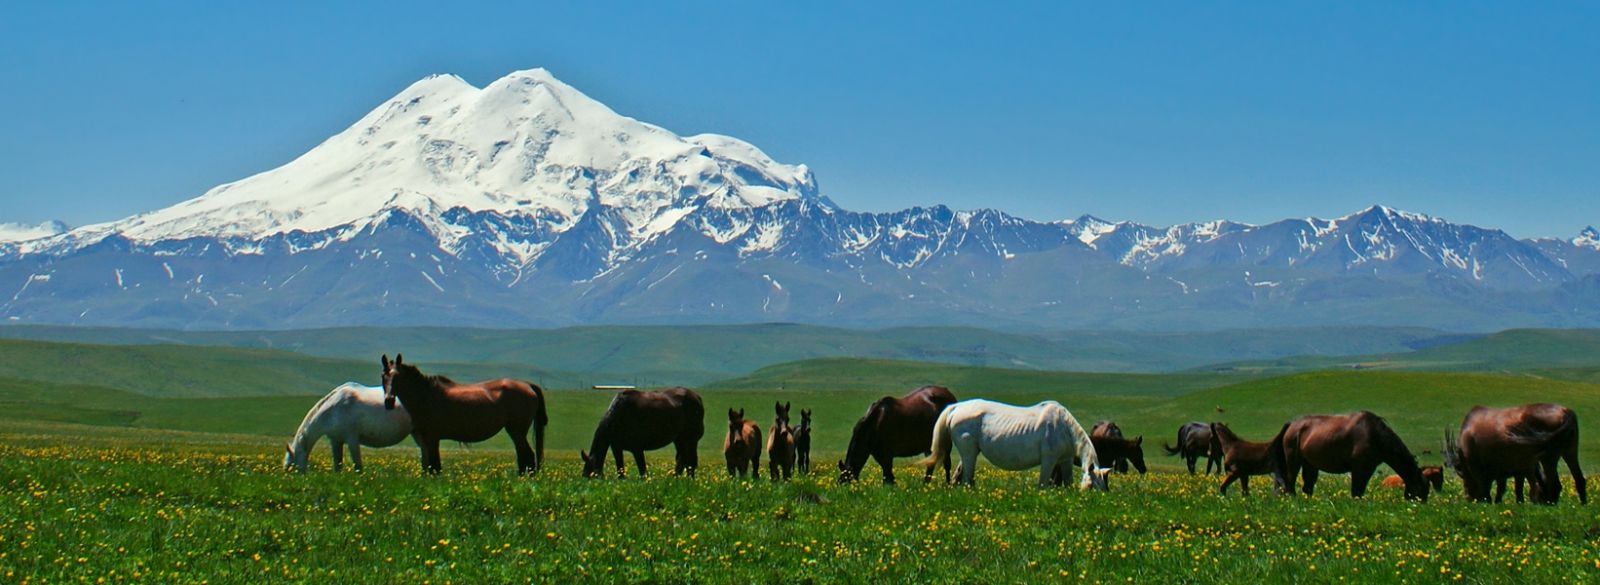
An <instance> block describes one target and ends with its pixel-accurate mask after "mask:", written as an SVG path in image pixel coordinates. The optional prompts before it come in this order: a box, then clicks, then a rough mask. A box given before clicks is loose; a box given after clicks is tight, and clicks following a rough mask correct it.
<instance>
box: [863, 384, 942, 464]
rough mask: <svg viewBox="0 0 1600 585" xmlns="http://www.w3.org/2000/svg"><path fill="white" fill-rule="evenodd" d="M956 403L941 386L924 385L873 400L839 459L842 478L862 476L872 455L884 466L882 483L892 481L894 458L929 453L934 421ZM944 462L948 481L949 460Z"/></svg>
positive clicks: (931, 444)
mask: <svg viewBox="0 0 1600 585" xmlns="http://www.w3.org/2000/svg"><path fill="white" fill-rule="evenodd" d="M955 402H956V395H955V394H951V393H950V390H948V389H946V388H944V387H941V386H923V387H921V388H918V389H916V390H913V391H911V393H910V394H907V395H905V396H902V397H900V398H894V397H890V396H885V397H883V398H880V399H878V401H877V402H873V403H872V406H869V407H867V413H866V414H864V415H862V416H861V420H858V421H856V426H855V429H853V430H851V431H850V446H849V448H847V449H846V450H845V456H844V460H843V461H840V462H839V481H841V482H847V481H851V480H854V479H855V478H857V477H859V476H860V475H861V468H862V467H865V466H866V464H867V458H869V457H870V458H872V459H873V460H874V461H877V462H878V466H879V467H882V468H883V483H886V484H893V483H894V458H895V457H915V456H919V455H927V454H928V453H929V452H930V451H931V449H930V447H932V446H933V423H934V422H935V421H937V420H938V419H939V413H941V412H944V408H945V407H946V406H949V405H951V404H955ZM943 463H944V477H945V481H949V480H950V461H949V459H948V458H947V459H946V460H945V461H944V462H943ZM933 468H934V466H933V465H929V466H928V471H927V473H926V474H924V475H923V478H922V479H923V481H927V480H929V479H932V478H933Z"/></svg>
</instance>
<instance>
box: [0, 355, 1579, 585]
mask: <svg viewBox="0 0 1600 585" xmlns="http://www.w3.org/2000/svg"><path fill="white" fill-rule="evenodd" d="M0 343H23V344H22V345H8V346H3V347H5V348H7V349H11V348H20V351H21V352H22V353H11V354H8V355H6V356H5V357H4V358H0V372H3V374H4V375H3V376H0V575H3V578H0V581H5V582H28V583H36V582H68V581H70V582H80V581H89V582H94V581H98V580H99V579H102V578H103V579H105V581H106V582H158V583H172V582H213V583H218V582H250V583H254V582H263V581H291V580H292V581H310V582H344V581H351V582H384V583H388V582H398V581H409V582H418V583H476V582H573V581H600V582H735V581H737V582H748V581H752V580H763V581H771V580H780V579H782V580H789V579H793V580H796V581H801V582H804V581H814V582H861V581H867V580H879V579H898V580H904V581H912V582H929V581H934V582H973V581H1001V582H1022V581H1040V580H1045V581H1087V582H1106V583H1110V582H1130V581H1131V582H1204V583H1223V582H1227V583H1236V582H1281V581H1306V582H1363V583H1370V582H1378V583H1387V582H1394V583H1402V582H1455V581H1464V582H1501V581H1509V580H1518V581H1529V582H1593V581H1595V580H1596V579H1600V536H1597V535H1600V521H1597V520H1596V515H1595V514H1594V513H1593V512H1592V511H1591V510H1588V509H1585V508H1580V507H1578V504H1577V502H1576V498H1575V497H1573V495H1572V494H1571V493H1569V494H1567V496H1566V497H1564V498H1563V501H1562V503H1561V504H1560V505H1558V506H1555V507H1540V506H1532V505H1528V506H1517V505H1510V504H1507V505H1476V504H1468V503H1464V502H1462V501H1461V498H1460V487H1459V484H1458V483H1456V482H1454V481H1451V482H1449V483H1448V484H1447V487H1446V493H1445V494H1443V496H1442V497H1436V498H1434V499H1432V500H1430V501H1429V502H1426V503H1409V502H1404V501H1402V500H1401V499H1400V498H1399V496H1398V494H1396V493H1394V492H1392V491H1389V490H1383V489H1377V488H1374V489H1375V493H1373V494H1372V495H1371V497H1369V498H1367V499H1366V500H1361V501H1358V500H1353V499H1351V498H1350V497H1349V496H1348V495H1347V490H1348V480H1347V479H1345V478H1343V477H1340V476H1333V477H1328V478H1326V479H1324V480H1323V482H1321V483H1319V485H1318V488H1319V489H1318V495H1317V496H1316V497H1315V498H1311V499H1305V498H1288V497H1282V496H1275V495H1271V494H1266V493H1264V492H1266V491H1268V490H1265V489H1261V488H1262V487H1264V486H1265V483H1264V482H1260V480H1259V479H1258V483H1257V484H1256V485H1257V486H1258V487H1257V491H1256V492H1254V493H1253V495H1252V497H1249V498H1242V497H1239V496H1238V495H1237V494H1235V495H1233V496H1231V497H1228V498H1223V497H1221V496H1218V495H1217V494H1216V493H1215V489H1216V484H1217V478H1215V477H1211V478H1206V477H1190V476H1187V475H1185V474H1181V473H1178V472H1177V470H1178V467H1177V465H1178V462H1177V461H1176V459H1174V458H1169V457H1165V456H1163V455H1160V454H1159V450H1158V449H1157V447H1156V444H1158V443H1160V442H1161V441H1166V440H1171V435H1172V434H1173V431H1174V430H1175V428H1176V427H1177V425H1179V424H1181V423H1183V422H1185V421H1188V420H1226V421H1228V422H1229V423H1231V424H1232V425H1233V426H1234V427H1235V429H1237V430H1238V431H1239V432H1240V433H1241V434H1244V435H1245V436H1247V437H1252V438H1258V439H1263V438H1265V437H1266V436H1268V435H1270V434H1272V433H1274V432H1276V430H1277V428H1278V427H1279V426H1281V425H1282V423H1283V422H1284V421H1286V420H1287V419H1288V418H1290V417H1292V416H1295V415H1298V414H1307V413H1323V412H1347V411H1350V410H1355V409H1368V410H1372V411H1374V412H1377V413H1379V414H1381V415H1384V416H1385V417H1386V418H1388V420H1389V421H1390V423H1391V424H1392V425H1393V426H1394V427H1395V428H1396V429H1397V430H1398V431H1399V432H1400V434H1401V436H1402V437H1403V438H1404V439H1405V440H1406V441H1407V442H1408V444H1410V446H1411V448H1412V450H1413V451H1416V452H1419V457H1420V458H1421V459H1422V460H1423V461H1424V462H1437V460H1438V457H1437V455H1436V453H1430V452H1426V451H1437V447H1438V441H1439V437H1440V435H1441V434H1442V431H1443V430H1444V429H1445V428H1447V427H1454V426H1455V425H1457V424H1459V421H1460V418H1461V416H1462V415H1463V414H1464V413H1465V412H1466V410H1467V409H1468V408H1470V407H1471V406H1472V405H1474V404H1486V405H1508V404H1518V403H1524V402H1533V401H1553V402H1561V403H1564V404H1567V405H1569V406H1572V407H1573V408H1575V409H1576V410H1577V411H1578V412H1579V413H1580V415H1581V416H1580V420H1582V421H1583V423H1582V424H1583V435H1584V436H1586V437H1588V438H1589V440H1588V441H1586V443H1585V445H1584V449H1583V451H1582V459H1583V461H1584V463H1585V465H1586V466H1587V467H1588V468H1589V469H1590V470H1591V471H1592V470H1594V469H1600V451H1597V450H1596V445H1600V443H1596V441H1595V439H1594V437H1600V428H1595V427H1594V426H1593V425H1594V421H1595V420H1596V419H1595V415H1592V414H1590V413H1595V412H1600V385H1596V384H1593V383H1588V382H1585V381H1583V380H1585V378H1584V377H1583V376H1582V375H1581V374H1580V375H1569V376H1559V377H1558V376H1550V375H1547V372H1549V371H1561V372H1579V373H1581V372H1585V371H1587V372H1593V371H1595V369H1596V364H1594V363H1592V362H1590V363H1586V362H1583V361H1581V360H1577V359H1567V358H1562V359H1559V360H1553V361H1552V363H1551V364H1541V363H1539V362H1538V361H1537V360H1534V359H1531V357H1530V358H1529V359H1521V360H1520V361H1519V362H1517V363H1518V366H1517V367H1518V368H1520V369H1519V370H1517V371H1515V372H1512V373H1483V372H1463V371H1452V372H1421V371H1349V370H1341V371H1331V372H1329V371H1323V372H1303V373H1291V374H1288V375H1271V374H1270V373H1264V372H1260V371H1250V372H1241V371H1230V372H1222V373H1218V372H1208V371H1196V372H1186V373H1177V374H1096V373H1074V372H1048V371H1039V370H1025V369H1003V368H985V367H972V366H960V365H949V364H930V363H922V362H910V361H897V360H882V359H841V358H830V359H815V360H806V361H801V362H794V363H787V364H779V365H774V366H769V367H765V368H761V369H759V370H756V371H754V372H751V373H750V374H748V375H745V376H741V377H737V378H730V379H727V380H723V381H720V382H717V383H714V384H708V385H705V386H703V387H701V388H700V391H701V393H702V395H703V396H704V398H705V401H706V405H707V411H708V412H707V435H706V437H705V439H703V440H702V442H701V448H700V452H701V453H700V455H701V462H702V468H701V470H700V474H699V477H697V478H695V479H692V480H690V479H681V478H671V477H666V476H665V475H664V474H663V473H662V472H664V471H666V470H668V469H669V468H670V464H671V463H670V462H671V456H670V453H669V452H658V453H653V454H652V455H651V457H650V460H651V463H652V470H653V471H654V472H655V476H654V477H652V478H651V479H648V480H644V481H640V480H637V479H629V480H625V481H616V480H607V481H585V480H581V479H579V478H578V477H576V475H577V467H578V463H577V460H576V458H575V452H576V450H577V449H578V448H580V447H584V446H586V443H587V440H588V438H589V435H590V433H591V432H592V430H593V425H594V423H595V421H596V420H597V419H598V417H599V415H600V413H601V412H602V411H603V410H604V408H605V405H606V403H607V402H608V401H609V399H610V397H611V396H610V394H608V393H605V392H599V391H593V390H551V391H550V392H549V397H550V408H551V419H552V424H551V427H550V432H549V436H548V438H549V442H548V449H547V450H548V452H549V454H550V455H551V457H552V461H551V464H550V467H549V468H547V470H546V471H545V472H544V473H543V474H541V475H540V476H538V477H535V478H516V477H513V476H512V475H513V474H512V469H513V458H512V455H511V453H510V451H509V442H508V441H506V440H505V439H503V438H495V439H492V440H490V441H487V442H485V443H482V444H477V445H472V446H461V445H448V446H447V451H446V452H445V454H444V457H443V459H444V465H445V473H444V474H443V475H442V476H439V477H421V476H420V475H419V473H418V470H417V465H416V451H415V448H414V447H412V446H410V444H409V443H402V445H400V446H397V447H395V448H390V449H383V450H376V451H369V452H368V470H367V472H366V473H364V474H361V475H355V474H332V473H329V472H328V471H327V468H328V459H329V458H328V456H327V447H326V445H325V444H324V445H319V446H318V447H319V450H318V451H317V453H316V455H315V457H314V459H313V472H312V473H310V474H307V475H295V474H288V473H285V472H283V471H282V470H281V468H280V466H281V456H282V455H281V454H282V451H281V445H282V442H283V441H285V440H286V439H287V438H288V437H289V435H290V434H292V432H293V430H294V427H295V425H296V424H298V422H299V420H300V418H301V417H302V415H303V414H304V413H305V410H306V409H307V408H309V407H310V406H311V404H312V403H313V402H314V401H315V399H316V396H314V395H306V394H305V393H304V391H301V392H290V391H278V390H279V388H277V387H270V388H269V387H263V386H249V385H234V386H230V388H232V389H233V390H234V391H235V392H238V394H236V395H217V394H215V393H209V392H205V391H201V390H198V389H203V388H210V387H212V382H213V381H214V380H229V379H235V378H241V377H263V376H283V377H285V379H289V380H295V384H296V387H300V386H305V387H310V388H314V389H316V391H318V392H320V391H323V390H325V389H326V387H328V386H331V383H330V382H328V381H327V379H329V378H343V377H347V376H348V377H354V378H356V379H358V380H360V379H365V378H368V377H371V374H372V372H373V371H375V370H376V368H375V367H372V368H368V367H367V366H365V365H362V364H359V363H356V362H346V361H341V360H327V359H323V358H307V357H306V356H301V355H298V354H290V353H285V352H273V351H263V350H255V349H218V348H192V347H183V348H177V347H160V346H157V347H120V348H110V349H108V348H105V347H97V346H79V345H76V344H35V343H33V342H0ZM30 344H31V345H30ZM1569 347H1570V345H1569ZM1550 351H1554V350H1553V349H1551V350H1550ZM30 352H31V353H30ZM52 352H58V353H61V352H68V353H66V355H52ZM71 352H89V353H71ZM111 354H120V355H122V356H123V358H122V360H123V361H116V360H114V359H109V358H107V357H106V356H107V355H111ZM18 356H25V357H18ZM408 357H409V356H408ZM69 358H70V359H69ZM1519 359H1520V358H1519ZM79 360H88V362H86V363H87V364H88V365H86V366H84V367H83V368H81V370H82V371H80V372H76V373H73V374H72V375H66V374H63V372H65V371H67V370H69V369H71V368H72V367H74V366H75V364H77V363H80V361H79ZM307 360H310V361H307ZM497 367H498V366H494V365H492V364H491V365H482V364H465V365H449V364H446V365H443V366H439V368H438V369H437V370H433V371H440V372H442V373H448V374H451V375H458V376H461V377H463V378H472V377H474V374H476V373H479V372H485V371H487V370H493V369H495V368H497ZM319 368H326V369H319ZM340 368H349V369H348V370H344V369H340ZM1506 369H1507V370H1509V369H1510V368H1506ZM296 376H298V377H296ZM1557 378H1560V379H1557ZM41 379H43V380H41ZM50 379H59V380H60V381H46V380H50ZM168 380H173V381H178V382H181V383H176V382H167V381H168ZM927 383H937V384H943V385H947V386H949V387H951V388H952V389H953V390H954V391H955V392H956V394H957V395H958V396H960V397H962V398H972V397H985V398H992V399H996V400H1002V401H1006V402H1013V403H1032V402H1036V401H1038V400H1043V399H1053V400H1058V401H1060V402H1062V403H1063V404H1065V405H1066V406H1067V407H1068V408H1069V409H1071V410H1072V411H1073V412H1074V413H1075V414H1076V415H1077V417H1078V418H1079V419H1080V420H1082V421H1083V422H1084V423H1085V424H1087V423H1089V422H1092V421H1093V420H1097V419H1100V418H1111V419H1114V420H1117V421H1118V422H1119V423H1120V424H1121V425H1122V426H1123V428H1124V429H1125V430H1127V431H1128V432H1129V434H1143V435H1145V436H1146V439H1147V443H1146V453H1147V458H1148V459H1149V461H1150V462H1151V463H1152V464H1153V468H1154V469H1153V472H1152V473H1151V474H1149V475H1146V476H1134V477H1127V476H1117V477H1115V478H1114V479H1113V481H1112V491H1110V492H1109V493H1080V492H1077V491H1076V490H1065V489H1039V488H1037V487H1035V486H1034V476H1033V475H1032V474H1028V473H1002V472H996V471H994V470H993V469H992V468H990V467H987V465H983V466H982V467H981V468H980V472H979V479H978V481H979V485H978V486H977V487H976V488H950V487H946V486H943V485H931V486H925V485H922V484H921V483H920V482H918V481H915V480H914V479H913V478H915V477H916V476H919V475H920V472H919V471H918V470H916V469H914V468H913V467H912V466H911V463H912V462H911V461H910V460H903V461H902V462H901V465H900V466H899V468H898V470H897V473H898V474H899V475H900V476H901V478H902V483H901V485H900V486H897V487H885V486H881V485H879V483H878V481H877V479H876V475H877V474H876V470H875V469H871V470H869V472H868V473H867V474H866V475H867V477H868V478H869V479H868V480H866V481H863V482H858V483H856V484H852V485H847V486H839V485H835V484H834V482H833V474H832V473H828V472H826V471H827V470H831V467H832V465H833V463H834V462H835V461H837V459H838V457H839V456H840V451H842V450H843V447H844V445H845V444H846V441H847V439H848V432H849V428H850V425H851V424H852V423H853V422H854V420H855V419H856V418H857V417H859V416H860V414H861V413H862V411H863V410H864V409H865V408H866V406H867V405H868V404H869V403H870V402H871V401H872V400H874V399H875V398H877V397H878V396H882V395H885V394H895V395H898V394H901V393H903V392H905V391H906V390H909V389H910V388H913V387H916V386H919V385H922V384H927ZM260 388H268V389H266V390H260ZM253 389H254V390H253ZM251 391H254V392H255V394H254V395H251V394H249V392H251ZM275 394H276V395H275ZM296 394H298V395H296ZM774 400H784V401H789V402H793V403H794V405H795V407H796V408H812V409H814V410H816V433H817V434H816V451H817V453H816V457H815V459H816V466H817V467H818V468H819V471H823V473H819V474H817V475H815V476H811V477H806V478H803V479H801V480H798V481H795V482H792V483H790V484H787V485H773V484H771V483H768V482H765V481H762V482H740V481H734V480H730V479H729V478H728V477H727V474H726V472H725V470H724V469H723V466H722V463H721V461H722V458H721V455H720V453H719V448H720V439H721V435H722V432H723V429H724V428H725V425H724V424H723V420H724V419H723V416H724V413H725V411H726V410H727V409H728V408H730V407H732V408H738V407H744V408H746V409H747V411H748V412H749V413H750V414H751V415H752V416H753V417H754V418H755V419H756V420H758V421H761V422H762V423H763V426H765V425H766V424H767V423H769V422H770V419H771V416H772V415H771V410H770V408H771V407H770V404H771V403H772V402H773V401H774ZM1386 473H1387V471H1382V472H1380V475H1381V474H1386ZM1567 485H1568V489H1569V491H1570V482H1567Z"/></svg>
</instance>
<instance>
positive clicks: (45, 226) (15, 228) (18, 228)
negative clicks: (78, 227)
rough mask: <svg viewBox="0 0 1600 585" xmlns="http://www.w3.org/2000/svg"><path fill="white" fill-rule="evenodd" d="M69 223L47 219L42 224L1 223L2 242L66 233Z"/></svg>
mask: <svg viewBox="0 0 1600 585" xmlns="http://www.w3.org/2000/svg"><path fill="white" fill-rule="evenodd" d="M68 229H71V228H68V227H67V224H64V223H61V222H59V221H47V222H44V223H41V224H34V225H28V224H21V223H0V243H7V242H25V241H28V240H37V239H39V238H47V237H50V236H54V235H59V234H63V233H66V231H67V230H68Z"/></svg>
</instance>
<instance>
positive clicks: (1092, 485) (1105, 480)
mask: <svg viewBox="0 0 1600 585" xmlns="http://www.w3.org/2000/svg"><path fill="white" fill-rule="evenodd" d="M1082 487H1083V488H1084V489H1096V490H1100V491H1102V492H1109V491H1111V468H1110V467H1100V468H1096V469H1090V470H1089V483H1088V484H1087V485H1084V486H1082Z"/></svg>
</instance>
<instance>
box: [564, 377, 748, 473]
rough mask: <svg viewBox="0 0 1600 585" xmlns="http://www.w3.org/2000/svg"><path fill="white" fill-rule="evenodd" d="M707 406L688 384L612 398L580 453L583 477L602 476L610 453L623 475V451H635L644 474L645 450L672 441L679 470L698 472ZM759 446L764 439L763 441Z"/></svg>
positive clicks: (640, 469)
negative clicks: (587, 445) (607, 453)
mask: <svg viewBox="0 0 1600 585" xmlns="http://www.w3.org/2000/svg"><path fill="white" fill-rule="evenodd" d="M705 419H706V407H705V403H703V402H701V401H700V395H699V394H695V392H694V391H693V390H690V389H688V388H668V389H666V390H660V391H657V392H640V391H638V390H626V391H623V392H619V393H617V396H616V398H612V399H611V406H610V407H608V408H606V413H605V414H604V415H601V417H600V424H599V425H598V426H596V427H595V429H594V441H593V442H591V443H590V444H589V451H588V452H584V451H579V452H578V457H580V458H582V459H583V476H584V477H600V470H601V468H603V467H604V466H605V462H606V451H608V450H609V451H611V457H612V458H613V459H615V460H616V462H617V476H618V477H622V476H624V475H626V474H625V473H624V472H623V465H622V452H623V451H628V452H630V453H633V461H634V463H635V464H636V465H637V466H638V467H639V477H644V475H645V465H644V452H645V451H653V450H655V449H660V448H662V447H665V446H667V445H672V446H673V447H675V448H676V450H677V455H678V457H677V465H676V466H675V467H674V468H673V473H675V474H679V475H688V476H691V477H692V476H694V470H695V468H696V467H699V466H700V455H699V453H698V452H696V449H698V448H699V446H700V437H702V436H704V435H705V433H706V420H705ZM758 444H759V443H758Z"/></svg>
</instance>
